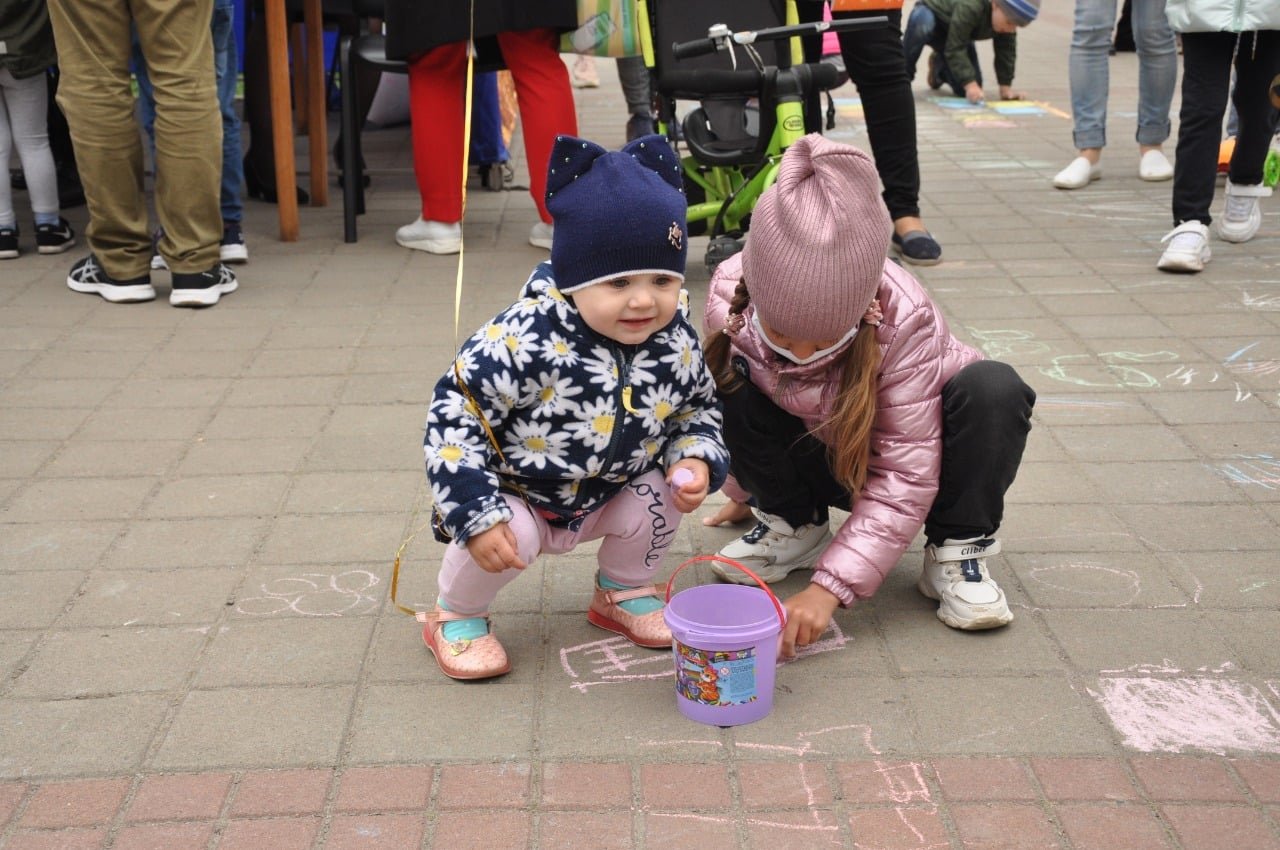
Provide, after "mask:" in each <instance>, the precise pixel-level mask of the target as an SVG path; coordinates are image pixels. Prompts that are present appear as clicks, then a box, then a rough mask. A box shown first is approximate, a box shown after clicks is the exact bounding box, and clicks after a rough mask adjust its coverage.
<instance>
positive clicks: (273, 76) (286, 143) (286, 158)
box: [266, 0, 298, 242]
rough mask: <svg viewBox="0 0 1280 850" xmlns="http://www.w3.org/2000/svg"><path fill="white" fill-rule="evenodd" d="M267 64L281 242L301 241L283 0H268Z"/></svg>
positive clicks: (287, 30)
mask: <svg viewBox="0 0 1280 850" xmlns="http://www.w3.org/2000/svg"><path fill="white" fill-rule="evenodd" d="M266 15H267V62H268V65H269V72H268V84H269V88H270V90H271V136H272V147H273V154H274V156H275V163H276V196H277V199H276V200H277V206H278V210H279V213H280V240H281V241H282V242H297V241H298V191H297V186H298V177H297V171H296V165H295V163H294V160H293V104H292V102H291V100H290V97H289V94H290V92H289V27H288V23H287V21H286V20H285V12H284V0H267V2H266Z"/></svg>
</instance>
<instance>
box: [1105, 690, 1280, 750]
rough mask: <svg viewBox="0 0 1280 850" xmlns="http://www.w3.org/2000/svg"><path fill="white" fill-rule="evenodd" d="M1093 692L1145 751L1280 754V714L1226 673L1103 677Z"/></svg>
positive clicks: (1128, 740) (1119, 727)
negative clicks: (1159, 676)
mask: <svg viewBox="0 0 1280 850" xmlns="http://www.w3.org/2000/svg"><path fill="white" fill-rule="evenodd" d="M1098 688H1099V690H1098V692H1093V691H1090V693H1091V694H1092V695H1093V697H1094V698H1095V699H1096V700H1097V701H1098V703H1099V704H1100V705H1101V706H1102V708H1103V709H1104V710H1105V711H1106V712H1107V716H1108V717H1110V719H1111V722H1112V724H1113V725H1114V726H1115V727H1116V730H1117V731H1118V732H1119V733H1120V735H1121V736H1122V737H1123V738H1124V743H1125V746H1127V747H1131V748H1132V749H1135V750H1139V751H1141V752H1167V753H1181V752H1186V751H1188V750H1207V751H1209V752H1214V753H1218V754H1220V755H1225V754H1226V753H1227V752H1228V751H1247V752H1264V753H1280V713H1277V712H1276V710H1275V709H1274V708H1273V707H1272V706H1271V704H1270V703H1269V702H1268V701H1267V698H1266V696H1265V695H1264V694H1263V693H1262V692H1261V691H1259V690H1258V689H1257V688H1255V687H1254V686H1253V685H1250V684H1249V683H1247V682H1240V681H1236V680H1232V679H1228V678H1223V677H1208V676H1183V677H1175V678H1153V677H1149V676H1137V677H1128V676H1116V677H1103V678H1102V679H1100V680H1099V681H1098Z"/></svg>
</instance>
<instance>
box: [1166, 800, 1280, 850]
mask: <svg viewBox="0 0 1280 850" xmlns="http://www.w3.org/2000/svg"><path fill="white" fill-rule="evenodd" d="M1160 811H1161V812H1162V813H1163V815H1164V817H1165V819H1166V820H1168V822H1169V824H1170V825H1171V826H1172V827H1173V831H1174V834H1176V835H1177V836H1178V840H1179V841H1180V842H1181V843H1182V847H1183V848H1184V850H1219V848H1223V847H1230V848H1233V850H1273V848H1275V847H1276V845H1277V842H1278V841H1280V834H1277V831H1276V829H1275V828H1274V827H1273V826H1272V825H1271V824H1268V823H1267V821H1266V820H1265V819H1264V818H1263V816H1262V815H1261V814H1260V813H1259V812H1257V811H1254V810H1252V809H1242V808H1235V807H1230V806H1206V805H1173V804H1169V805H1165V806H1161V807H1160Z"/></svg>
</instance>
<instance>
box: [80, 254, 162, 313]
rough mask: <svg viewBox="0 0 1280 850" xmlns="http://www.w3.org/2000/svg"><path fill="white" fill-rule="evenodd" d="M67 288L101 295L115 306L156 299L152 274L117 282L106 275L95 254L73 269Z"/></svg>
mask: <svg viewBox="0 0 1280 850" xmlns="http://www.w3.org/2000/svg"><path fill="white" fill-rule="evenodd" d="M67 287H68V288H70V289H74V290H75V291H76V292H87V293H92V294H94V295H101V296H102V297H103V298H105V299H106V300H108V301H110V302H112V303H113V304H123V303H128V302H132V301H150V300H151V299H153V298H155V297H156V291H155V288H154V287H152V286H151V275H150V274H144V275H142V276H141V277H134V278H130V279H128V280H116V279H115V278H113V277H112V276H111V275H109V274H107V273H106V271H105V270H104V269H103V268H102V266H101V265H100V264H99V263H98V258H97V257H95V256H94V255H93V254H90V255H89V256H87V257H85V258H84V259H83V260H81V261H80V262H78V263H76V264H75V265H74V266H72V267H71V272H70V273H69V274H68V275H67Z"/></svg>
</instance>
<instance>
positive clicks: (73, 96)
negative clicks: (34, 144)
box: [49, 0, 222, 280]
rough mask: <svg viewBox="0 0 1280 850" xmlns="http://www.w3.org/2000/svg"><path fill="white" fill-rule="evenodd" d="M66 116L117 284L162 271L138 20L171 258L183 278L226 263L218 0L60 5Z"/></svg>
mask: <svg viewBox="0 0 1280 850" xmlns="http://www.w3.org/2000/svg"><path fill="white" fill-rule="evenodd" d="M49 14H50V18H51V19H52V20H53V31H54V38H55V39H56V40H57V43H58V66H59V68H60V70H61V74H62V77H61V80H60V81H59V84H58V105H59V106H61V107H62V111H63V112H64V113H66V116H67V123H68V124H69V125H70V127H71V139H72V142H73V143H74V145H75V151H76V164H77V166H78V167H79V170H80V180H81V182H82V183H83V184H84V194H85V199H86V200H87V201H88V206H89V227H88V231H87V233H86V236H87V238H88V241H89V247H90V249H91V250H92V251H93V253H94V254H95V255H97V257H98V261H99V262H100V263H101V264H102V266H103V268H104V269H106V272H107V274H109V275H111V276H112V277H113V278H116V279H117V280H122V279H128V278H135V277H141V276H142V275H144V274H147V273H149V271H150V268H151V232H150V227H149V225H148V221H147V199H146V194H145V193H144V191H143V182H142V181H143V152H142V138H141V136H140V135H139V131H138V122H137V120H136V119H135V118H134V99H133V92H132V89H131V88H130V77H129V51H130V30H129V25H130V24H131V23H132V24H134V25H135V26H136V27H137V31H138V40H139V42H140V43H141V45H142V53H143V55H144V56H145V57H146V60H147V69H148V71H149V72H150V74H151V82H152V85H154V86H155V93H156V172H157V176H156V212H157V214H158V216H159V218H160V226H161V227H162V228H164V234H165V235H164V238H163V239H161V240H160V245H159V249H160V254H161V255H162V256H163V257H164V258H165V260H166V261H168V264H169V268H170V269H172V270H173V271H175V272H184V273H185V272H198V271H205V270H207V269H209V268H212V267H213V265H214V264H215V263H217V262H218V245H219V243H220V242H221V240H222V214H221V212H220V207H219V191H220V184H221V176H222V117H221V113H220V112H219V109H218V94H217V88H216V84H215V75H214V66H213V40H212V36H211V35H210V31H209V21H210V19H211V17H212V15H213V2H212V0H49Z"/></svg>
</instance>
